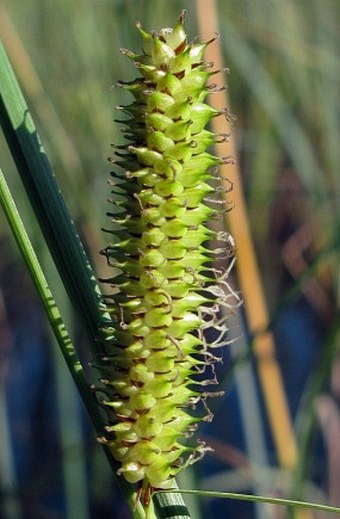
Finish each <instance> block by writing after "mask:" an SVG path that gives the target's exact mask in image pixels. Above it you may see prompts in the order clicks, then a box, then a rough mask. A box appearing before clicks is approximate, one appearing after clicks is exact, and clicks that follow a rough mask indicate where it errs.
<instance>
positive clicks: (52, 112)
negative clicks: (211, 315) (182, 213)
mask: <svg viewBox="0 0 340 519" xmlns="http://www.w3.org/2000/svg"><path fill="white" fill-rule="evenodd" d="M204 5H206V17H207V20H208V17H209V15H210V13H209V5H210V2H208V1H207V2H206V4H204ZM183 7H184V8H186V9H187V10H188V17H187V22H186V27H187V32H188V34H189V35H190V37H192V38H193V37H195V36H196V35H197V34H198V35H199V34H200V28H199V25H198V20H197V17H196V12H197V11H196V9H197V3H196V2H195V0H186V1H184V0H182V2H179V1H177V0H172V1H171V2H169V1H166V0H96V1H94V0H82V1H81V2H79V1H77V0H54V1H51V0H30V1H29V2H23V1H22V0H2V2H1V3H0V36H1V38H2V40H3V43H4V45H5V47H6V49H7V52H8V54H9V56H10V59H11V61H12V64H13V65H14V67H15V70H16V73H17V76H18V78H19V81H20V83H21V85H22V88H23V90H24V92H25V95H26V98H27V101H28V104H29V107H30V110H31V112H32V114H33V117H34V119H35V122H36V124H37V127H38V130H39V133H40V135H41V137H42V140H43V143H44V146H45V148H46V150H47V153H48V155H49V157H50V160H51V161H52V164H53V167H54V170H55V174H56V176H57V179H58V182H59V183H60V185H61V189H62V192H63V194H64V196H65V199H66V202H67V205H68V207H69V209H70V211H71V214H72V216H73V218H74V220H75V222H76V224H77V227H78V229H79V232H80V234H81V235H82V237H83V239H84V240H85V243H86V246H87V248H88V250H89V251H90V253H91V255H92V258H93V262H94V264H95V266H96V269H97V272H98V273H99V274H100V275H102V274H103V273H104V271H105V265H104V264H103V262H102V261H101V259H100V256H99V254H98V251H99V250H100V249H101V248H102V247H103V246H104V239H103V236H102V234H101V232H100V228H101V227H102V226H104V224H105V219H106V218H105V211H106V203H105V201H106V198H107V196H108V190H107V183H106V180H107V178H108V174H109V171H110V169H109V165H108V164H107V162H106V157H107V156H108V155H110V154H111V150H110V143H119V142H121V139H122V137H121V134H120V129H119V126H118V125H117V124H114V123H113V119H114V118H115V117H116V114H115V113H114V106H115V105H117V104H124V103H125V102H126V101H127V100H128V98H127V97H126V94H125V92H123V91H122V90H120V89H117V88H112V87H113V86H114V85H115V83H116V81H117V80H118V79H124V80H129V79H132V78H133V77H134V75H135V70H134V69H133V67H132V66H131V65H130V64H129V63H128V62H127V60H126V58H124V57H123V56H121V54H120V52H119V49H120V48H121V47H126V48H129V49H131V50H134V51H137V50H138V49H139V48H140V42H139V39H138V34H137V31H135V29H134V24H135V22H136V21H137V20H139V21H141V23H142V25H143V26H144V27H145V28H146V29H148V30H150V29H158V28H160V27H163V26H172V25H173V24H174V23H175V21H176V20H177V17H178V13H179V12H180V10H181V9H182V8H183ZM217 12H218V23H219V27H218V30H219V33H220V44H221V46H222V51H223V61H224V64H225V66H226V67H228V68H229V69H230V71H231V74H230V75H229V76H228V78H227V79H228V93H229V105H230V106H229V107H230V108H231V111H232V112H233V113H235V114H237V122H236V123H235V125H234V138H235V140H236V144H237V159H238V162H239V165H240V169H241V174H242V181H243V186H244V191H245V196H246V204H247V210H248V220H249V225H250V228H251V235H252V238H253V242H254V245H255V250H256V255H257V260H258V262H259V267H260V279H261V283H262V284H263V287H264V294H265V298H266V301H267V304H268V308H269V316H270V320H269V326H270V330H271V331H272V332H273V334H274V337H275V343H276V358H275V362H276V359H277V362H278V365H279V367H280V372H281V373H282V376H283V383H284V389H285V398H286V402H287V405H288V409H289V417H290V419H291V421H292V423H293V424H294V431H295V437H296V442H297V446H298V449H297V451H298V455H297V459H296V460H295V463H294V466H293V467H290V468H289V470H287V468H285V467H282V464H281V463H280V460H279V456H278V453H277V452H276V447H275V442H273V430H272V429H273V428H272V424H271V423H270V417H268V416H267V413H266V405H265V401H266V397H265V396H264V395H263V388H262V387H261V383H260V381H259V370H258V367H259V366H258V365H259V363H261V362H263V361H264V362H265V359H260V358H258V357H256V356H254V355H253V340H252V339H253V338H254V331H251V333H249V330H248V328H247V315H246V314H247V306H251V304H252V294H251V293H247V294H245V300H246V307H245V309H244V310H242V311H241V312H240V313H239V314H236V315H235V324H234V325H233V328H234V329H235V334H236V335H239V339H238V341H237V342H236V343H235V344H234V345H233V346H232V347H230V348H229V349H228V350H227V351H226V352H225V354H224V355H225V359H224V366H223V371H224V374H222V369H221V374H222V379H223V384H224V385H225V388H226V397H225V398H224V399H223V401H222V402H219V403H218V404H217V407H216V408H215V414H216V416H215V421H214V422H213V423H212V424H209V425H205V426H204V428H203V429H202V431H201V436H204V437H206V438H207V439H208V440H209V441H210V443H211V444H212V445H213V447H214V449H215V451H214V453H212V454H208V455H207V456H206V458H205V460H204V461H203V462H201V463H200V464H198V465H197V468H196V467H195V469H194V470H193V471H192V472H186V474H185V475H184V476H183V478H184V479H183V481H182V485H183V487H186V488H188V487H195V488H200V487H201V488H204V489H216V490H226V491H227V490H230V491H236V492H255V493H263V494H272V495H276V496H286V497H288V496H291V497H295V498H299V499H302V498H303V499H309V500H312V501H320V502H321V501H322V502H326V503H330V504H333V505H337V506H340V500H339V499H340V497H339V496H340V492H339V489H340V442H339V438H340V414H339V403H340V360H339V347H338V344H339V333H338V331H339V322H340V321H339V288H340V286H339V281H340V279H339V246H340V236H339V223H340V214H339V213H340V191H339V167H340V146H339V142H340V140H339V138H340V127H339V126H340V122H339V121H340V106H339V87H340V62H339V33H340V3H339V2H338V0H285V1H284V2H283V1H282V0H238V1H237V2H236V1H234V0H220V1H218V2H217ZM0 80H1V78H0ZM222 81H223V79H222ZM118 118H119V117H118ZM0 157H1V159H0V161H1V166H2V168H3V169H4V172H5V174H6V176H7V178H8V181H9V183H10V185H11V188H12V190H13V192H14V193H15V196H16V200H17V203H18V204H19V207H20V210H21V211H22V212H23V214H24V215H25V221H26V223H27V225H28V228H29V230H30V234H31V239H32V241H33V243H34V244H35V247H36V249H37V251H38V252H39V254H40V257H41V258H43V263H44V264H45V269H46V272H47V275H48V277H49V280H50V282H51V285H52V286H53V287H54V290H55V291H56V292H57V298H59V301H60V303H59V304H60V305H61V307H62V308H63V309H64V312H65V317H66V319H67V320H68V321H69V323H70V326H71V327H72V329H73V335H74V337H76V338H78V342H79V344H80V349H81V348H84V349H85V345H83V344H82V337H81V335H80V334H79V330H78V328H77V323H76V322H75V321H74V319H73V318H72V313H71V311H68V302H67V299H66V297H65V294H64V292H63V289H62V287H61V286H59V285H58V282H56V281H55V279H56V276H55V273H54V271H53V269H52V267H51V266H50V263H51V262H50V261H49V258H48V253H47V251H46V250H45V248H44V245H43V240H42V239H41V235H40V231H39V230H38V228H37V226H36V224H35V221H34V218H33V217H32V214H31V211H30V208H29V205H28V203H27V201H26V197H25V195H24V193H23V192H22V188H21V185H20V182H19V178H18V176H17V174H16V171H15V167H14V165H13V162H12V160H11V157H10V155H9V152H8V150H7V147H6V143H5V140H4V138H3V136H2V134H1V138H0ZM227 174H228V176H229V177H230V179H231V180H232V181H235V178H233V175H234V173H233V169H232V168H229V169H228V171H227ZM238 181H239V180H238ZM230 196H231V199H232V194H231V195H230ZM235 239H236V241H237V240H242V236H235ZM0 244H1V254H0V413H1V416H0V435H1V449H0V485H1V487H0V518H1V519H33V518H34V519H37V518H38V519H39V518H41V519H50V518H51V519H57V518H58V519H59V518H60V519H61V518H62V519H64V518H65V519H76V518H77V519H79V517H82V519H97V518H98V519H100V518H102V517H107V518H111V517H112V518H116V517H119V518H124V517H128V512H127V511H126V510H125V508H124V504H123V503H121V501H120V498H119V496H118V495H117V491H116V490H115V488H114V486H113V481H112V477H111V474H110V472H109V468H108V466H107V462H106V460H105V459H104V458H103V457H102V454H101V451H100V448H99V447H98V446H97V443H96V440H95V438H94V435H93V433H92V430H91V425H90V424H89V423H88V420H87V417H86V416H85V413H84V411H83V409H82V405H81V403H80V402H79V401H78V397H77V395H76V392H75V390H74V389H73V383H72V381H71V380H70V377H69V375H68V373H67V371H66V369H65V366H64V364H63V360H62V359H61V356H60V355H59V352H58V351H56V349H55V347H54V346H53V341H52V340H51V337H50V332H49V329H48V327H47V326H46V325H45V322H44V317H43V316H42V315H41V311H40V307H39V302H38V301H37V298H36V295H35V293H34V291H33V289H32V286H31V282H30V280H29V279H28V276H27V274H26V273H25V269H24V266H23V263H22V261H21V259H20V258H19V257H18V253H17V250H16V246H15V244H14V242H13V241H12V239H11V237H10V233H9V230H8V227H7V224H6V222H5V219H4V218H3V217H2V215H0ZM235 277H236V276H235ZM235 285H236V286H237V280H236V279H235ZM261 331H263V330H259V332H261ZM283 414H284V413H283ZM289 441H290V439H289V438H287V443H289ZM189 504H190V506H191V509H192V513H193V517H195V519H196V518H197V519H199V518H200V517H206V518H208V517H209V518H210V517H211V518H219V517H221V518H229V517H235V516H236V515H237V517H238V519H240V518H245V519H248V518H249V519H250V518H253V517H254V518H255V517H256V518H258V519H271V518H273V519H276V518H277V519H280V518H285V517H290V516H293V515H294V513H293V512H288V511H287V510H284V509H278V508H274V507H272V506H263V505H261V506H250V505H249V504H247V505H246V504H242V503H240V502H238V503H233V502H227V501H224V502H223V503H220V502H218V501H214V500H210V501H208V500H206V499H204V500H203V499H202V500H200V501H199V502H191V501H190V503H189ZM125 514H126V515H125ZM299 517H304V518H305V517H306V518H307V517H315V518H321V517H324V516H322V514H320V513H319V514H317V513H314V515H310V513H309V515H308V516H307V515H303V516H302V515H301V516H300V515H299Z"/></svg>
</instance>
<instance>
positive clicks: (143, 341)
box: [102, 13, 231, 495]
mask: <svg viewBox="0 0 340 519" xmlns="http://www.w3.org/2000/svg"><path fill="white" fill-rule="evenodd" d="M183 24H184V13H182V14H181V16H180V18H179V21H178V23H177V25H176V26H175V28H174V29H162V30H161V31H160V32H159V33H158V34H156V33H154V32H152V33H147V32H145V31H144V30H143V29H142V27H141V26H140V25H139V24H138V25H137V28H138V30H139V32H140V34H141V38H142V54H141V55H140V56H138V55H135V54H133V53H132V52H129V51H123V52H124V54H126V55H127V56H128V57H129V58H131V59H132V60H133V62H134V65H135V66H136V67H137V69H138V71H139V74H140V76H139V77H138V78H137V79H136V80H135V81H132V82H130V83H123V82H120V83H119V86H121V87H122V88H125V89H127V90H129V91H130V92H131V94H132V95H133V96H134V98H135V99H134V101H133V102H132V103H131V104H130V105H129V106H126V107H118V108H119V109H120V110H123V111H124V112H126V113H127V114H128V118H127V119H126V120H125V121H123V122H124V124H125V126H126V129H125V131H124V135H125V137H126V140H127V142H126V144H125V145H123V146H119V148H118V150H117V152H116V158H115V159H114V160H112V161H113V162H114V163H115V164H116V171H115V172H114V173H113V177H114V180H113V181H112V193H113V195H114V202H113V203H114V205H115V208H114V210H113V212H112V213H110V216H111V217H112V229H110V230H109V232H110V234H111V235H114V240H113V243H110V244H109V245H108V246H107V248H106V249H105V250H104V251H103V254H104V255H105V256H106V257H107V260H108V263H109V265H112V266H113V267H114V268H115V269H116V272H117V275H116V277H112V278H110V279H109V280H107V282H108V283H109V284H110V285H111V286H112V288H113V290H112V294H109V295H108V296H107V299H106V303H107V304H106V311H109V314H110V319H111V320H110V322H108V323H107V337H108V338H107V341H106V346H105V347H106V350H107V357H106V358H105V362H104V360H103V368H102V369H103V370H104V368H105V379H104V384H105V394H106V395H107V397H106V399H105V402H103V405H104V406H105V407H106V408H107V409H108V414H109V417H110V423H109V424H108V425H107V427H106V431H107V435H106V439H105V441H106V442H107V444H108V445H109V446H110V448H111V450H112V454H113V456H114V457H115V458H116V459H117V460H118V461H119V462H120V463H121V468H120V469H119V474H121V475H122V476H124V477H125V478H126V480H127V481H129V482H131V483H138V484H139V485H140V488H142V489H143V492H144V495H147V494H148V495H149V494H150V491H152V489H153V488H169V487H171V485H172V480H173V478H174V476H175V475H176V474H177V473H178V471H179V470H181V469H182V468H184V467H186V466H187V465H189V464H192V463H193V462H195V461H196V460H198V459H200V458H201V457H202V455H203V454H204V452H205V451H206V450H207V447H205V446H204V444H203V443H202V442H199V441H198V442H197V443H196V445H192V444H191V443H190V442H189V443H187V439H188V438H190V437H191V436H192V433H193V432H194V430H195V429H196V426H197V422H199V421H200V420H210V419H211V413H210V412H209V411H208V410H207V406H206V403H205V400H206V398H207V396H211V392H209V393H207V392H204V391H200V388H203V387H206V386H208V385H209V384H216V380H215V375H214V370H213V368H212V364H213V363H214V361H216V360H218V359H217V358H216V357H215V356H214V355H213V353H212V352H211V351H209V346H212V347H213V348H216V347H218V346H220V345H222V344H223V341H224V340H225V339H226V337H225V335H226V327H225V324H224V321H223V315H222V314H223V313H224V310H225V309H226V308H228V307H229V306H230V297H231V296H230V292H229V286H228V284H227V281H226V278H227V274H228V271H229V270H230V263H229V266H228V265H227V267H226V270H225V272H223V271H221V270H217V267H216V268H215V267H214V265H215V262H216V259H219V264H221V258H218V254H219V252H220V251H221V250H226V251H227V252H226V253H225V256H227V255H228V254H227V253H228V251H230V243H231V241H230V239H229V235H228V233H226V232H222V231H213V230H211V229H210V228H208V220H209V219H211V218H215V219H217V216H218V207H220V205H219V200H218V199H217V200H216V202H213V201H212V202H211V200H210V199H211V198H212V196H213V193H214V192H215V190H216V182H217V179H216V178H215V174H216V168H217V167H218V166H219V165H220V164H221V163H222V162H223V161H221V160H220V159H219V158H217V157H215V156H214V155H212V154H210V153H209V152H208V151H207V149H208V148H209V146H211V145H212V144H214V143H216V142H218V138H216V137H215V136H214V134H213V133H212V132H210V131H209V130H208V129H206V125H207V124H208V123H209V121H211V119H212V118H213V117H215V116H217V115H219V112H217V111H216V110H214V109H213V108H211V107H209V106H208V105H207V104H205V102H204V99H205V97H206V95H207V93H208V88H207V80H208V78H209V76H210V73H209V72H208V67H207V66H205V65H204V63H203V61H202V59H203V58H202V56H203V52H204V49H205V47H206V45H207V44H205V43H202V44H190V43H188V42H187V37H186V34H185V31H184V27H183ZM208 199H209V202H208ZM212 240H215V241H216V244H217V245H216V250H215V252H214V250H209V249H208V246H209V242H211V241H212ZM216 256H217V258H216ZM229 256H230V255H229ZM229 261H231V260H229ZM117 269H118V270H117ZM209 329H210V330H211V332H210V336H211V337H213V339H212V344H210V345H209V344H208V338H207V333H206V332H209ZM210 342H211V341H210ZM205 368H207V372H210V379H209V374H208V375H205V376H206V377H207V378H208V380H202V373H203V371H204V369H205ZM193 407H195V408H196V407H197V408H198V409H201V415H199V413H197V412H196V413H195V416H192V414H191V412H190V411H191V409H192V408H193ZM102 441H103V440H102Z"/></svg>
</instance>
